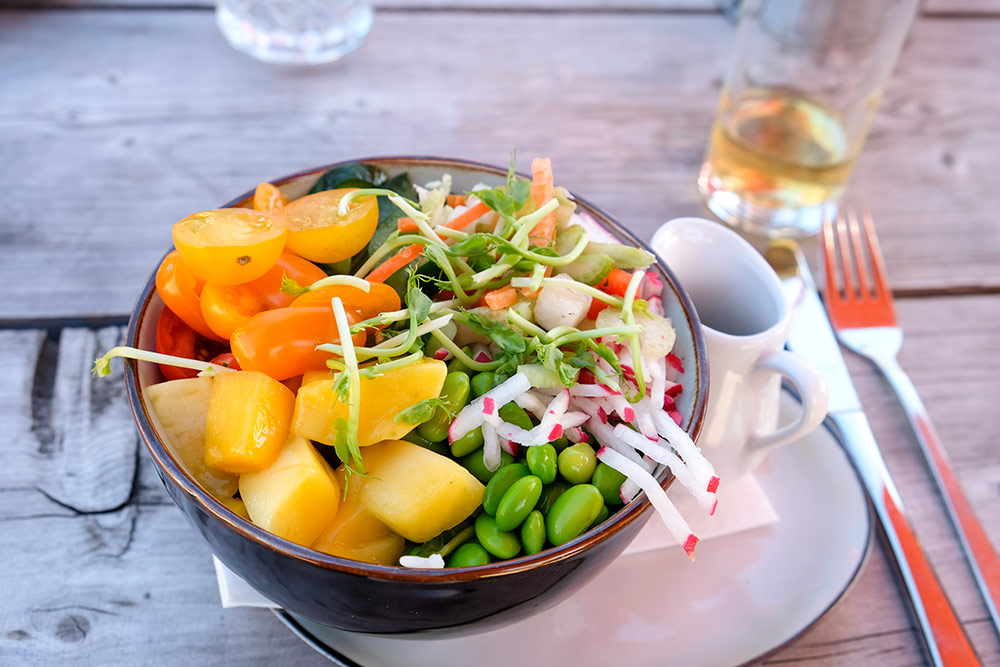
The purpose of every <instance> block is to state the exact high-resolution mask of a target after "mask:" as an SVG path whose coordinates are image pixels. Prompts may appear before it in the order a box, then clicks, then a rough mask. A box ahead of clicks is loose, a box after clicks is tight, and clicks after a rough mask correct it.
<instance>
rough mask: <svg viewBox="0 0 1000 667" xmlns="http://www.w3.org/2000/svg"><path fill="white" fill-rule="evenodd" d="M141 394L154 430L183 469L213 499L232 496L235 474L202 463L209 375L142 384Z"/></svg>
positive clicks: (203, 460) (208, 398)
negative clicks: (150, 412)
mask: <svg viewBox="0 0 1000 667" xmlns="http://www.w3.org/2000/svg"><path fill="white" fill-rule="evenodd" d="M143 393H144V394H145V396H146V400H147V401H148V403H149V407H150V409H151V411H152V413H153V414H152V417H153V422H154V425H155V426H156V431H157V433H159V434H160V436H161V437H162V438H163V443H164V445H165V446H166V448H167V450H168V451H169V452H170V453H171V454H172V455H173V456H174V458H175V459H177V462H178V463H179V464H180V466H181V468H183V469H184V472H186V473H187V474H188V475H189V476H190V477H191V478H192V479H194V481H196V482H198V484H200V485H201V486H202V487H203V488H204V489H205V490H206V491H208V492H209V493H211V494H212V495H214V496H216V497H217V498H219V499H225V498H232V497H233V496H234V495H235V494H236V490H237V489H238V486H239V477H238V476H237V475H234V474H232V473H228V472H224V471H222V470H216V469H214V468H211V467H209V466H208V465H207V464H206V463H205V424H206V421H207V419H208V404H209V402H210V400H211V397H212V378H208V377H199V378H190V379H184V380H170V381H169V382H161V383H159V384H154V385H151V386H149V387H146V388H145V389H144V390H143Z"/></svg>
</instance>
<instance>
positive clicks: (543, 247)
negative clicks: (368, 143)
mask: <svg viewBox="0 0 1000 667" xmlns="http://www.w3.org/2000/svg"><path fill="white" fill-rule="evenodd" d="M173 238H174V243H175V246H176V248H177V249H176V250H175V251H174V252H172V253H170V254H169V255H168V256H167V258H166V259H165V260H164V261H163V263H162V265H161V266H160V269H159V270H158V272H157V279H156V286H157V292H158V293H159V295H160V296H161V298H162V299H163V301H164V303H165V305H166V307H165V308H164V310H163V312H162V314H161V315H160V317H159V321H158V323H157V336H156V351H155V352H153V351H147V350H137V349H134V348H125V347H119V348H114V349H112V350H110V351H109V352H108V353H107V354H106V355H105V356H103V357H101V358H100V359H98V360H97V361H96V363H95V372H96V373H97V374H100V375H106V374H107V373H108V372H109V363H110V359H111V358H113V357H115V356H124V357H130V358H133V359H137V360H143V361H150V362H154V363H158V364H160V368H161V369H162V372H163V375H164V377H165V378H166V380H167V381H166V382H163V383H159V384H156V385H152V386H150V387H147V388H146V390H145V394H146V397H147V401H148V402H149V404H150V406H151V411H152V413H153V416H154V418H155V420H156V422H157V426H158V430H159V432H160V434H161V435H162V436H163V439H164V440H165V442H166V444H167V446H168V447H170V448H171V451H172V452H173V453H174V455H175V457H176V458H177V459H178V460H179V461H180V463H181V464H182V466H183V467H184V468H185V470H186V471H187V472H188V473H189V474H190V475H191V476H192V477H193V478H194V479H195V480H196V481H197V482H199V483H200V484H201V485H202V486H203V487H204V488H205V489H206V490H207V491H209V492H210V493H212V494H213V495H214V496H215V497H217V498H218V499H219V500H220V502H222V503H224V504H225V505H227V506H228V507H229V508H230V509H232V510H233V511H234V512H236V513H238V514H241V515H242V516H243V517H244V518H246V519H248V520H250V521H253V522H254V523H255V524H257V525H259V526H261V527H262V528H264V529H266V530H269V531H271V532H273V533H275V534H277V535H279V536H281V537H285V538H286V539H290V540H292V541H294V542H298V543H300V544H303V545H305V546H310V547H312V548H314V549H317V550H320V551H324V552H326V553H331V554H334V555H338V556H343V557H347V558H354V559H357V560H365V561H368V562H373V563H380V564H397V563H398V564H400V565H403V566H406V567H443V566H445V565H448V566H450V567H462V566H471V565H480V564H485V563H488V562H491V561H493V560H496V559H506V558H512V557H514V556H516V555H518V554H520V553H526V554H532V553H538V552H539V551H541V550H543V549H545V548H547V547H548V546H558V545H560V544H563V543H565V542H568V541H570V540H572V539H575V538H576V537H578V536H580V535H581V534H583V533H585V532H586V531H587V530H589V529H591V528H593V527H595V526H597V525H599V524H600V523H601V522H603V521H604V520H606V519H607V517H608V516H610V515H611V514H612V513H613V512H614V511H616V510H617V509H618V508H619V507H621V506H622V505H623V504H626V503H629V502H632V501H633V500H634V499H635V498H636V497H637V495H638V494H639V493H640V492H645V493H646V494H647V496H648V497H649V498H650V500H651V502H652V503H653V505H654V507H655V508H656V510H657V511H658V513H659V515H660V516H661V517H662V518H663V521H664V523H665V524H666V526H667V528H668V529H669V530H670V532H671V533H672V534H673V535H674V537H675V538H676V539H677V540H678V542H679V543H680V544H682V545H683V547H684V549H685V551H687V553H688V554H689V555H690V556H692V558H693V552H694V546H695V544H696V543H697V537H695V536H694V534H693V533H692V532H691V530H690V529H689V527H688V526H687V523H686V522H685V520H684V519H683V517H681V515H680V514H679V513H678V512H677V510H676V509H675V508H674V506H673V504H672V503H671V502H670V500H669V499H668V497H667V495H666V494H665V493H664V491H663V489H662V488H661V487H660V486H659V484H658V483H657V482H656V480H655V478H654V477H653V475H652V474H651V473H652V471H653V470H654V468H655V466H656V465H657V464H663V465H665V466H667V467H669V469H670V470H671V472H672V473H673V475H674V477H675V478H676V480H677V481H678V482H679V483H680V484H681V485H683V486H684V487H685V488H686V489H687V490H688V491H690V492H691V493H692V494H693V495H694V497H695V498H696V499H697V500H698V501H699V503H700V504H701V505H702V506H703V507H704V508H705V509H706V510H707V511H709V512H711V513H714V511H715V507H716V504H717V501H716V497H715V493H716V490H717V487H718V482H719V480H718V477H716V476H715V474H714V471H713V470H712V467H711V465H710V464H709V463H708V461H707V460H706V459H705V458H704V456H702V454H701V452H700V451H699V450H698V448H697V447H696V446H695V444H694V443H693V442H692V441H691V439H690V438H689V436H688V435H687V434H686V433H685V432H684V430H683V429H682V428H681V427H680V424H681V422H682V417H681V415H680V413H679V412H678V410H677V406H676V403H675V400H674V399H675V398H676V397H677V396H678V395H679V394H680V393H681V392H682V390H683V387H682V386H681V384H679V383H678V382H677V380H678V379H679V378H680V376H681V373H682V372H683V360H682V359H681V358H679V357H678V356H677V355H676V354H674V352H673V346H674V341H675V337H676V336H675V332H674V329H673V327H672V325H671V323H670V320H669V319H668V318H667V317H665V315H664V309H663V304H662V301H661V297H660V295H661V292H662V288H663V286H662V283H661V282H660V281H659V279H658V277H657V274H656V272H655V271H647V269H648V268H649V267H650V266H651V265H652V264H653V262H654V257H653V255H651V254H650V253H648V252H646V251H644V250H642V249H639V248H633V247H629V246H624V245H621V244H619V243H617V241H616V240H615V239H614V238H613V237H610V235H608V234H607V232H606V231H604V230H603V229H602V228H601V227H600V226H599V225H597V223H596V222H595V221H593V220H592V219H590V218H589V216H587V215H586V214H585V213H578V212H577V211H576V205H575V203H574V202H573V200H572V198H571V197H570V196H569V194H568V193H567V192H566V191H565V190H564V189H562V188H557V187H555V186H554V182H553V178H552V170H551V165H550V162H549V160H548V159H536V160H534V161H533V163H532V178H531V179H530V180H528V179H522V178H519V177H518V176H517V175H516V174H515V171H514V164H513V159H512V160H511V167H510V170H509V172H508V175H507V179H506V182H505V183H504V185H502V186H499V187H488V186H486V185H483V184H480V185H477V186H475V187H474V188H473V189H472V190H471V191H468V192H465V193H455V192H453V191H452V182H451V177H450V176H449V175H448V174H442V176H441V178H440V180H438V181H436V182H432V183H427V184H425V185H424V186H419V185H415V184H414V183H413V182H412V181H411V179H410V178H409V176H408V175H407V174H405V173H402V174H397V175H395V176H390V175H389V174H387V173H386V172H384V171H383V170H381V169H380V168H378V167H375V166H371V165H365V164H349V165H345V166H340V167H336V168H334V169H331V170H329V171H328V172H326V173H325V174H323V175H322V176H321V177H320V178H319V179H318V180H317V181H316V183H315V184H314V185H313V187H312V189H311V190H310V191H309V193H308V194H307V195H305V196H303V197H300V198H297V199H295V200H292V201H289V200H288V198H287V197H286V196H285V194H284V193H282V191H281V190H280V189H279V188H277V187H275V186H274V185H271V184H269V183H263V184H261V185H260V186H259V187H258V188H257V191H256V193H255V196H254V198H253V208H252V209H251V208H237V209H220V210H216V211H205V212H201V213H197V214H194V215H192V216H189V217H188V218H185V219H184V220H182V221H180V222H178V223H177V224H176V225H175V226H174V228H173ZM446 558H447V561H446V560H445V559H446Z"/></svg>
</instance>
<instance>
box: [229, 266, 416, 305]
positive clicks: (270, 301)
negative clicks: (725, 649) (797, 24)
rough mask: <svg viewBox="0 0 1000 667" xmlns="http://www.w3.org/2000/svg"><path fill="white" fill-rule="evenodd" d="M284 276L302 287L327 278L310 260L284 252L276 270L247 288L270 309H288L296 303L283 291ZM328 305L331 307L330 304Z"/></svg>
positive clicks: (292, 297)
mask: <svg viewBox="0 0 1000 667" xmlns="http://www.w3.org/2000/svg"><path fill="white" fill-rule="evenodd" d="M284 276H288V277H289V278H291V279H292V280H294V281H295V282H297V283H298V284H299V285H300V286H302V287H306V286H308V285H312V284H313V283H314V282H316V281H317V280H320V279H322V278H326V272H325V271H323V269H321V268H319V267H318V266H316V265H315V264H313V263H312V262H310V261H309V260H308V259H303V258H301V257H299V256H298V255H293V254H292V253H290V252H284V253H282V254H281V257H279V258H278V263H277V264H275V265H274V268H272V269H271V270H270V271H268V272H267V273H265V274H264V275H263V276H261V277H260V278H258V279H257V280H254V281H251V282H249V283H247V285H246V286H247V287H248V288H250V289H252V290H253V291H254V292H256V293H257V295H258V296H259V297H260V298H261V300H262V301H264V303H266V304H267V307H268V308H287V307H288V306H290V305H292V302H294V301H295V297H294V296H292V295H291V294H288V293H287V292H282V291H281V279H282V277H284ZM326 305H329V302H327V304H326ZM397 308H398V306H397Z"/></svg>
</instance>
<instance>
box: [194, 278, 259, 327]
mask: <svg viewBox="0 0 1000 667" xmlns="http://www.w3.org/2000/svg"><path fill="white" fill-rule="evenodd" d="M262 310H267V304H266V303H264V301H263V299H261V298H260V297H259V296H258V295H257V293H256V292H254V291H253V290H251V289H248V288H247V286H246V285H213V284H212V283H208V284H206V285H205V287H204V288H203V289H202V290H201V315H202V317H204V318H205V322H207V323H208V326H209V327H211V329H212V331H214V332H215V333H216V335H218V336H220V337H222V338H223V339H225V340H229V338H230V336H232V335H233V332H234V331H236V330H237V329H238V328H240V327H241V326H243V325H244V324H246V323H247V321H248V320H249V319H250V318H251V317H253V316H254V315H256V314H257V313H259V312H261V311H262Z"/></svg>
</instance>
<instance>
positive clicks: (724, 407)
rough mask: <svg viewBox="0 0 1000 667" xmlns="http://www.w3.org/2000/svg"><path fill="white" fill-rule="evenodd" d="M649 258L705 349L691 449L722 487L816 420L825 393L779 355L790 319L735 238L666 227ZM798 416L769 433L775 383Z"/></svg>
mask: <svg viewBox="0 0 1000 667" xmlns="http://www.w3.org/2000/svg"><path fill="white" fill-rule="evenodd" d="M652 246H653V249H654V250H655V251H656V252H657V253H658V254H659V256H660V257H661V258H663V260H664V262H666V264H667V266H668V267H670V269H671V270H672V271H673V272H674V274H675V275H676V276H677V280H678V282H679V283H680V285H681V287H682V288H683V289H684V290H685V291H686V292H687V293H688V295H689V296H690V297H691V300H692V301H693V302H694V305H695V310H696V311H697V312H698V317H699V319H701V324H702V327H703V330H704V333H705V341H706V343H707V345H708V368H709V383H708V410H707V412H706V415H705V426H704V428H703V429H702V432H701V437H700V438H699V439H698V445H699V446H700V447H701V449H702V451H703V452H704V454H705V456H707V457H708V459H709V460H710V461H711V462H712V465H713V466H715V471H716V474H718V475H719V477H720V479H721V480H722V483H723V484H729V483H732V482H733V481H735V480H736V479H737V478H739V477H740V476H742V475H745V474H746V473H748V472H750V471H751V470H753V469H754V468H755V467H756V466H757V465H758V464H759V463H760V462H761V460H762V459H763V457H764V454H765V453H766V452H767V450H769V449H771V448H773V447H777V446H778V445H782V444H785V443H788V442H792V441H794V440H796V439H798V438H800V437H802V436H803V435H805V434H806V433H808V432H809V431H811V430H813V429H814V428H816V426H818V425H819V424H820V422H822V421H823V419H824V418H825V417H826V408H827V391H826V383H825V382H824V381H823V378H822V376H821V375H820V374H819V372H818V371H817V370H816V369H815V368H813V367H812V366H811V365H810V364H809V363H808V362H806V361H805V360H804V359H802V358H801V357H799V356H798V355H795V354H792V353H791V352H787V351H786V350H784V349H783V346H784V344H785V338H786V337H787V336H788V328H789V326H790V324H791V309H790V308H789V305H788V302H787V301H786V299H785V296H784V293H783V292H782V290H781V282H780V281H779V279H778V276H777V275H776V274H775V273H774V271H773V270H772V269H771V267H770V266H769V265H768V263H767V262H766V261H765V260H764V258H763V257H761V255H760V254H759V253H758V252H757V251H756V250H755V249H754V247H753V246H751V245H750V244H749V243H747V242H746V241H744V240H743V239H742V238H741V237H740V236H739V235H738V234H736V233H735V232H733V231H731V230H730V229H728V228H726V227H724V226H723V225H721V224H718V223H715V222H711V221H709V220H703V219H701V218H676V219H674V220H670V221H669V222H666V223H664V224H663V225H662V226H661V227H660V228H659V229H658V230H657V231H656V234H654V235H653V241H652ZM782 378H786V379H787V380H788V381H789V382H790V383H791V384H792V386H793V387H794V388H795V390H796V392H797V393H798V394H799V397H800V399H801V401H802V412H801V414H800V415H798V417H797V418H795V419H793V420H792V422H791V423H789V424H786V425H783V426H781V427H779V426H778V407H779V393H780V391H781V379H782Z"/></svg>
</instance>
